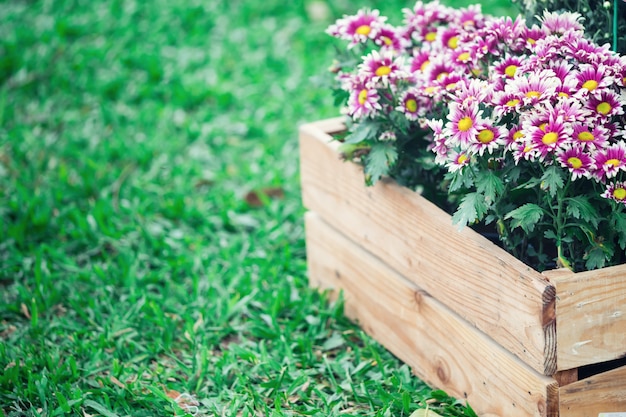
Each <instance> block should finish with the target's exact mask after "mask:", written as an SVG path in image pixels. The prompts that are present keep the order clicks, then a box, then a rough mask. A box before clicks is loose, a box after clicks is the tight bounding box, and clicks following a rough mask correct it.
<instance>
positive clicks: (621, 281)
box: [551, 265, 626, 384]
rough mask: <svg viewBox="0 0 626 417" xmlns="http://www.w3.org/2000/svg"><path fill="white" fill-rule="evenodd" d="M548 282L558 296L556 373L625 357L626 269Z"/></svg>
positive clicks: (580, 273)
mask: <svg viewBox="0 0 626 417" xmlns="http://www.w3.org/2000/svg"><path fill="white" fill-rule="evenodd" d="M551 281H552V282H553V283H554V285H555V287H556V295H557V296H556V314H557V367H558V369H570V368H577V367H580V366H583V365H587V364H591V363H597V362H605V361H608V360H612V359H617V358H621V357H624V356H626V265H619V266H614V267H609V268H604V269H600V270H597V271H587V272H579V273H577V274H573V273H570V274H564V275H561V276H558V277H554V278H551ZM625 384H626V382H625Z"/></svg>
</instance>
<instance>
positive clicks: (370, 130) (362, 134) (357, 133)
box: [344, 120, 380, 143]
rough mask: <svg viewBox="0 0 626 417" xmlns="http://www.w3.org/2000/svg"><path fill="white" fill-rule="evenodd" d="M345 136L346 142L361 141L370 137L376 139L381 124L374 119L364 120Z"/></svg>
mask: <svg viewBox="0 0 626 417" xmlns="http://www.w3.org/2000/svg"><path fill="white" fill-rule="evenodd" d="M355 126H356V127H355V128H354V130H353V131H352V132H350V134H349V135H347V136H346V137H345V138H344V143H361V142H363V141H365V140H368V139H375V138H376V136H377V134H378V129H379V127H380V124H379V123H377V122H374V121H372V120H363V121H362V122H359V123H358V124H356V125H355Z"/></svg>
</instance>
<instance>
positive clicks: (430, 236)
mask: <svg viewBox="0 0 626 417" xmlns="http://www.w3.org/2000/svg"><path fill="white" fill-rule="evenodd" d="M342 129H343V125H342V124H341V121H340V120H339V119H333V120H330V121H324V122H323V123H318V124H310V125H306V126H302V127H301V130H300V150H301V180H302V193H303V200H304V204H305V206H306V207H307V208H308V209H310V210H313V211H315V212H316V213H318V214H319V215H320V216H321V217H322V218H323V219H324V220H325V221H326V222H328V223H329V224H331V225H332V226H333V227H335V228H336V229H338V230H340V231H341V232H342V233H343V234H345V235H346V236H348V237H349V238H350V239H352V240H353V241H355V242H357V243H358V244H359V245H361V246H362V247H363V248H365V249H366V250H368V251H369V252H372V253H376V254H377V255H378V256H380V257H381V258H382V259H384V260H385V263H387V264H388V265H389V266H390V267H391V268H393V269H395V270H396V271H397V272H399V273H400V274H402V275H403V276H405V277H407V278H408V279H409V280H410V281H412V282H413V283H414V284H416V285H417V286H419V287H421V288H423V289H424V290H425V291H427V292H428V293H430V294H432V296H433V297H434V298H436V299H437V300H439V301H440V302H442V303H443V304H444V305H446V306H447V307H448V308H450V309H452V310H453V311H454V312H456V313H457V314H459V315H460V316H462V317H463V318H464V319H465V320H467V321H468V322H469V323H471V324H472V325H473V326H476V327H477V328H478V329H480V330H482V331H483V332H485V333H486V334H488V335H489V336H490V337H492V338H493V339H494V340H496V341H497V342H498V343H499V344H501V345H502V346H504V347H505V348H506V349H507V350H509V351H510V352H512V353H513V354H515V355H516V356H517V357H519V358H520V359H522V360H523V361H524V362H526V363H527V364H528V365H530V366H531V367H532V368H533V369H535V370H537V371H538V372H540V373H543V374H546V375H552V374H553V373H555V372H556V370H557V369H556V355H555V351H556V350H555V320H554V319H555V313H554V302H555V299H554V287H553V286H552V285H551V284H549V282H548V281H547V280H546V279H545V278H544V277H543V276H541V274H539V273H538V272H536V271H534V270H532V269H531V268H529V267H528V266H526V265H524V264H523V263H521V262H520V261H518V260H517V259H515V258H514V257H512V256H511V255H509V254H508V253H506V252H505V251H503V250H502V249H500V248H498V247H497V246H495V245H494V244H493V243H491V242H490V241H488V240H487V239H485V238H484V237H482V236H481V235H479V234H478V233H476V232H474V231H473V230H471V229H470V228H467V227H466V228H464V229H463V230H461V231H459V230H458V228H457V226H454V225H452V221H451V219H450V216H449V215H447V214H446V213H445V212H443V211H441V210H440V209H439V208H437V207H436V206H434V205H433V204H432V203H430V202H429V201H427V200H425V199H424V198H422V197H421V196H419V195H418V194H417V193H414V192H412V191H410V190H408V189H406V188H403V187H400V186H398V185H397V184H395V183H393V182H390V181H387V182H385V181H381V182H379V183H378V184H377V185H376V186H374V187H368V188H366V187H364V184H363V182H364V180H363V173H362V170H361V168H360V167H359V166H357V165H356V164H353V163H347V162H344V161H341V160H340V159H339V157H338V154H337V146H338V144H337V143H336V142H331V141H330V137H329V136H328V135H327V134H326V133H325V131H335V132H337V131H340V130H342ZM444 237H445V238H444Z"/></svg>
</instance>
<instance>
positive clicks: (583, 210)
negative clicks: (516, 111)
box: [565, 196, 599, 227]
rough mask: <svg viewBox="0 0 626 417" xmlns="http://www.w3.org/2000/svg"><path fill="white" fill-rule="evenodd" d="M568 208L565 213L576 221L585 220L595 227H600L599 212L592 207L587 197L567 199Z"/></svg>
mask: <svg viewBox="0 0 626 417" xmlns="http://www.w3.org/2000/svg"><path fill="white" fill-rule="evenodd" d="M565 201H566V202H567V207H566V209H565V213H566V214H567V215H568V216H571V217H574V218H575V219H581V220H584V221H586V222H588V223H590V224H592V225H593V227H597V226H598V221H599V219H598V217H599V216H598V211H597V210H596V209H595V208H594V207H593V206H592V205H591V203H590V202H589V199H588V198H587V197H585V196H576V197H570V198H566V199H565Z"/></svg>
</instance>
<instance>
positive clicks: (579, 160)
mask: <svg viewBox="0 0 626 417" xmlns="http://www.w3.org/2000/svg"><path fill="white" fill-rule="evenodd" d="M557 160H558V161H559V162H560V163H561V166H563V167H564V168H567V169H568V170H569V172H570V173H571V174H572V180H576V179H577V178H581V177H588V176H589V175H590V171H589V169H590V168H591V167H592V165H593V158H591V156H589V154H587V153H585V152H584V151H583V149H582V148H581V147H578V146H573V147H572V146H570V147H567V148H565V149H563V150H561V151H559V152H557Z"/></svg>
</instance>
